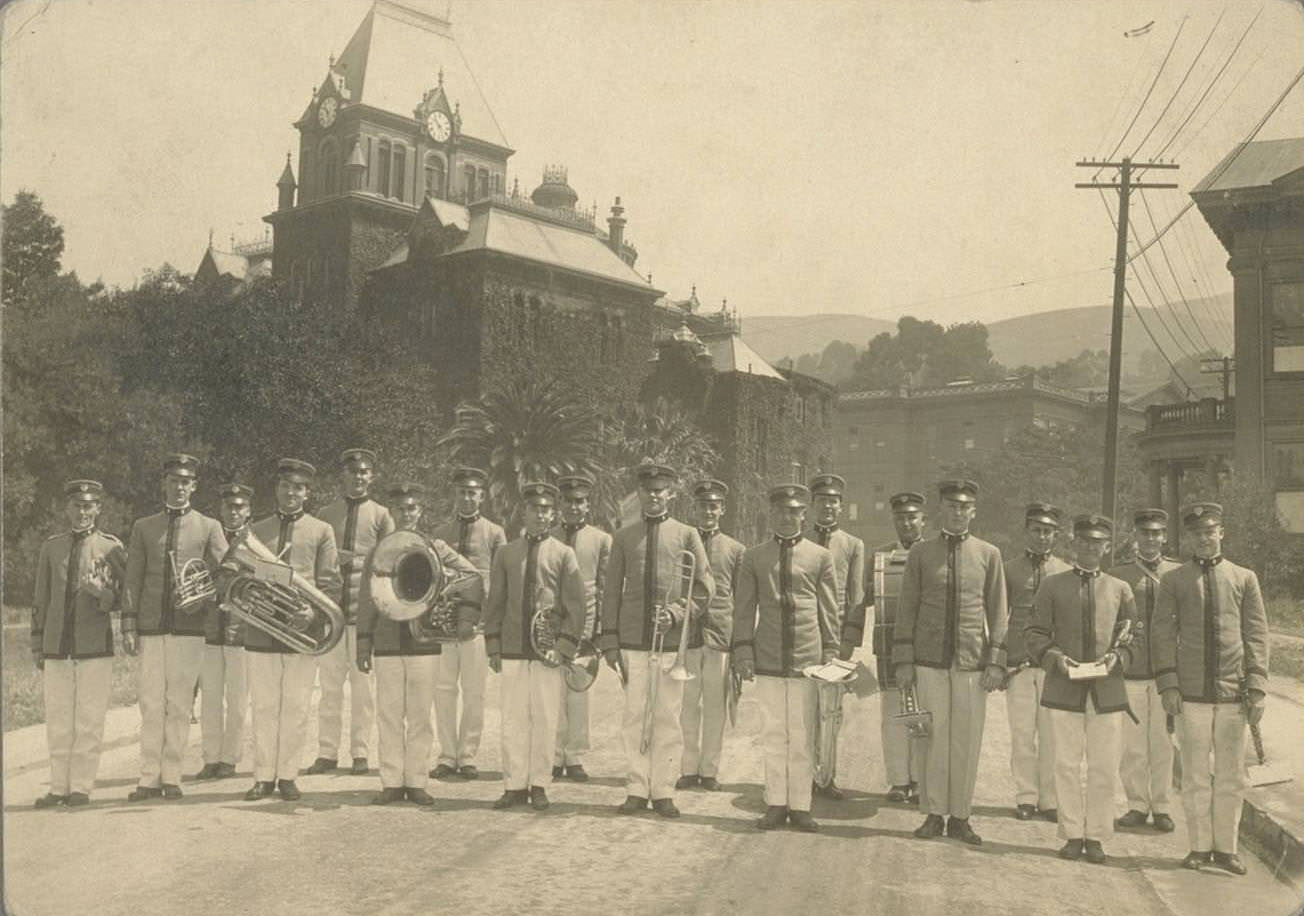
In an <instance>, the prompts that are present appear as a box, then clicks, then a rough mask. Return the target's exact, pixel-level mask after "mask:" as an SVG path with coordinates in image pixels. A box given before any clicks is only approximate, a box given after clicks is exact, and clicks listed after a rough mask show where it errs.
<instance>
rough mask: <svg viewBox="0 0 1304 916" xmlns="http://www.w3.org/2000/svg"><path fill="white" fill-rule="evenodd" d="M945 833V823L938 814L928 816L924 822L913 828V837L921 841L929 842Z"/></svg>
mask: <svg viewBox="0 0 1304 916" xmlns="http://www.w3.org/2000/svg"><path fill="white" fill-rule="evenodd" d="M945 832H946V821H945V819H943V817H942V815H940V814H930V815H928V816H927V817H926V818H924V822H923V823H922V824H920V825H919V826H918V827H916V828H915V836H917V837H919V839H921V840H931V839H933V837H939V836H941V835H942V834H943V833H945Z"/></svg>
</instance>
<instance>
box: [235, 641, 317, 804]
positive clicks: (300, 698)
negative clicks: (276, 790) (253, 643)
mask: <svg viewBox="0 0 1304 916" xmlns="http://www.w3.org/2000/svg"><path fill="white" fill-rule="evenodd" d="M247 655H248V657H247V658H246V659H245V661H246V663H247V664H248V674H249V693H250V695H251V697H252V698H253V713H254V722H253V725H254V779H256V780H257V781H259V782H272V781H274V780H278V779H295V778H296V777H298V775H299V765H300V764H301V763H302V762H303V739H304V735H305V733H306V732H307V728H308V708H309V706H310V705H311V702H312V681H313V675H314V673H315V672H316V670H317V660H316V659H315V658H313V657H312V656H311V655H300V654H299V653H297V652H288V653H286V652H249V653H247Z"/></svg>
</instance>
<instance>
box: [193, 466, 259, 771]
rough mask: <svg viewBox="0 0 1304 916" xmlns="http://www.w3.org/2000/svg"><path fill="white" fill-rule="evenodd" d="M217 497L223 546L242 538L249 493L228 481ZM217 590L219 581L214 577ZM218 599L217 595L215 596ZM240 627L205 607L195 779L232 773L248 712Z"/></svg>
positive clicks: (225, 614)
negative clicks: (198, 761)
mask: <svg viewBox="0 0 1304 916" xmlns="http://www.w3.org/2000/svg"><path fill="white" fill-rule="evenodd" d="M218 495H219V496H220V497H221V498H222V503H221V508H220V510H219V513H220V515H221V519H220V521H221V523H222V536H223V537H224V538H226V542H227V544H229V545H234V544H235V543H236V542H238V541H239V540H240V539H241V538H243V537H244V535H245V532H246V531H247V530H248V527H249V516H250V515H251V514H252V512H253V498H254V491H253V490H252V489H250V488H249V487H246V486H245V485H244V484H239V483H229V484H227V485H226V486H224V487H222V489H221V490H219V491H218ZM217 582H218V587H219V589H220V588H221V586H222V585H223V582H224V574H223V572H222V571H221V570H218V573H217ZM219 600H220V596H219ZM243 629H244V627H243V626H242V625H241V624H240V622H239V621H238V620H235V619H234V618H233V617H232V616H231V615H230V614H229V613H228V612H227V611H226V610H224V609H223V608H222V607H221V606H220V605H219V603H218V602H217V601H215V602H213V604H212V605H211V606H210V607H209V609H208V620H207V621H206V623H205V626H204V630H205V633H204V663H203V665H202V666H201V667H200V669H199V691H200V693H201V694H203V699H202V700H201V702H200V707H199V726H200V734H201V735H202V736H203V738H202V740H201V742H200V747H201V748H202V751H203V755H204V766H203V768H202V769H201V770H200V771H199V772H198V773H196V774H195V779H227V778H229V777H231V776H234V775H235V765H236V764H237V763H239V762H240V752H241V751H242V750H243V747H244V729H245V715H246V714H247V712H248V710H249V685H248V680H247V678H246V672H245V654H244V644H243V643H244V636H243Z"/></svg>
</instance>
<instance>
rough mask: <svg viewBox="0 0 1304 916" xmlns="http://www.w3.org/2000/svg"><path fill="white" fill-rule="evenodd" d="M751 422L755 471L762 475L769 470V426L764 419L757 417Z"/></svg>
mask: <svg viewBox="0 0 1304 916" xmlns="http://www.w3.org/2000/svg"><path fill="white" fill-rule="evenodd" d="M753 422H754V426H753V427H752V433H753V437H754V438H755V440H756V471H757V473H759V474H760V475H761V476H762V477H764V476H765V475H766V474H768V473H769V472H770V462H769V446H770V427H769V425H768V424H767V423H766V422H765V421H764V420H761V419H759V418H758V419H756V420H755V421H753Z"/></svg>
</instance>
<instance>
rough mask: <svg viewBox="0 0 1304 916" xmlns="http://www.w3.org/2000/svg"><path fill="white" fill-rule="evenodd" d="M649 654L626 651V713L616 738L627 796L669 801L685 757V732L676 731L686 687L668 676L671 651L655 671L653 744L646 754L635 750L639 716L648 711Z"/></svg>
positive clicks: (639, 733)
mask: <svg viewBox="0 0 1304 916" xmlns="http://www.w3.org/2000/svg"><path fill="white" fill-rule="evenodd" d="M649 654H650V653H648V652H642V651H635V650H628V651H625V653H624V656H625V670H626V671H628V672H629V683H628V684H626V685H625V711H624V714H623V716H622V717H621V722H620V739H621V744H622V745H623V747H624V749H625V767H626V774H625V792H626V794H628V795H634V796H637V797H639V798H651V799H653V800H656V799H661V798H671V797H673V796H674V794H675V780H677V779H678V778H679V764H680V762H681V761H682V760H683V757H684V731H683V729H682V728H680V727H679V711H680V709H681V708H682V707H683V702H684V682H683V681H676V680H674V679H673V678H671V677H670V676H669V675H668V674H667V671H669V669H670V665H671V663H672V662H673V660H674V652H666V653H664V654H663V656H662V665H661V670H660V671H659V672H657V675H656V676H657V677H658V678H659V680H658V681H657V701H656V708H655V709H654V710H653V713H652V743H651V745H650V746H649V747H648V751H647V753H646V754H645V753H643V752H642V751H641V750H639V745H640V744H641V743H642V740H643V711H644V710H645V709H646V708H647V699H648V684H649V682H650V681H649V674H650V672H649V669H648V657H649Z"/></svg>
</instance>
